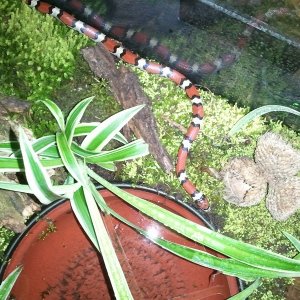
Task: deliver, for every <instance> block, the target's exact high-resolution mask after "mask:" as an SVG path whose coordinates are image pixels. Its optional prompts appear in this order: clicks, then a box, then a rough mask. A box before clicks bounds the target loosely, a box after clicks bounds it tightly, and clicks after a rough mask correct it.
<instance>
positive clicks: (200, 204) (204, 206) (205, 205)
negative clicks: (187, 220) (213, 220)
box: [195, 195, 210, 212]
mask: <svg viewBox="0 0 300 300" xmlns="http://www.w3.org/2000/svg"><path fill="white" fill-rule="evenodd" d="M195 204H196V206H197V208H199V209H201V210H203V211H205V212H208V211H209V210H210V205H209V201H208V199H207V197H206V196H205V195H203V196H202V197H201V199H199V200H197V201H196V203H195Z"/></svg>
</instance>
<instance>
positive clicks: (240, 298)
mask: <svg viewBox="0 0 300 300" xmlns="http://www.w3.org/2000/svg"><path fill="white" fill-rule="evenodd" d="M260 284H261V280H260V279H256V280H255V281H254V282H253V283H252V284H251V285H249V286H248V287H247V288H246V289H244V290H243V291H241V292H240V293H238V294H236V295H234V296H232V297H230V298H229V299H228V300H245V299H247V298H248V297H249V296H250V295H251V294H252V293H253V292H254V291H255V290H256V289H257V288H258V287H259V286H260Z"/></svg>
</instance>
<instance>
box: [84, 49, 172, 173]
mask: <svg viewBox="0 0 300 300" xmlns="http://www.w3.org/2000/svg"><path fill="white" fill-rule="evenodd" d="M81 52H82V54H83V57H84V59H85V60H86V61H87V63H88V64H89V66H90V68H91V70H92V71H93V73H94V74H95V75H96V76H98V77H100V78H104V79H106V80H107V81H108V83H109V86H110V88H111V92H112V94H113V96H114V97H115V99H116V100H117V101H118V102H119V103H120V105H121V106H122V107H123V108H124V109H126V108H129V107H132V106H135V105H140V104H145V107H144V108H143V109H142V110H141V111H140V112H139V113H138V114H137V115H136V116H135V117H134V118H133V120H132V121H131V122H130V123H129V127H130V129H131V130H132V131H133V133H134V134H135V136H136V137H138V138H143V139H144V141H145V142H146V143H147V144H149V150H150V153H151V154H152V155H153V156H154V158H155V159H156V160H157V162H158V163H159V165H160V166H161V167H162V168H163V169H164V170H165V171H166V172H171V170H172V169H173V163H172V160H171V158H170V156H169V154H168V153H167V152H166V150H165V149H164V147H163V146H162V145H161V143H160V140H159V137H158V133H157V126H156V122H155V118H154V115H153V113H152V111H151V102H150V99H149V98H148V96H147V95H146V94H145V92H144V91H143V89H142V88H141V85H140V83H139V80H138V78H137V76H136V75H135V74H134V73H133V72H131V71H130V70H129V69H128V68H126V67H124V66H121V67H120V68H118V69H117V67H116V62H115V60H114V58H113V57H112V55H111V54H110V53H109V52H108V51H107V50H106V49H105V48H104V47H103V46H102V45H97V46H95V47H88V48H85V49H83V50H82V51H81Z"/></svg>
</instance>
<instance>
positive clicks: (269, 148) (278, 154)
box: [220, 132, 300, 221]
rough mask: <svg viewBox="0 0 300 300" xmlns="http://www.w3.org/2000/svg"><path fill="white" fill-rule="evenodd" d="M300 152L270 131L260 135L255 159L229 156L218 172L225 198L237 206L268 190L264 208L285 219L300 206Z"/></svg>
mask: <svg viewBox="0 0 300 300" xmlns="http://www.w3.org/2000/svg"><path fill="white" fill-rule="evenodd" d="M299 171H300V151H298V150H296V149H294V148H293V147H292V145H290V144H289V143H287V142H286V141H284V140H283V138H282V137H281V136H280V135H278V134H276V133H272V132H267V133H265V134H264V135H262V136H261V137H260V138H259V140H258V142H257V147H256V149H255V161H253V160H252V159H250V158H246V157H237V158H233V159H231V160H230V161H229V162H228V163H227V164H226V166H225V167H224V169H223V170H222V171H221V172H220V175H221V177H222V179H223V182H224V184H225V190H224V199H225V200H226V201H228V202H230V203H234V204H236V205H238V206H251V205H256V204H258V203H259V202H260V201H261V200H262V199H263V198H264V196H265V195H266V193H267V186H268V193H267V197H266V207H267V209H268V210H269V211H270V214H271V215H272V217H273V218H274V219H275V220H277V221H285V220H287V219H288V218H289V217H290V216H292V215H293V214H294V213H295V212H296V211H297V210H298V209H300V177H299V176H297V174H298V173H299Z"/></svg>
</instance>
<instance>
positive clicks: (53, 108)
mask: <svg viewBox="0 0 300 300" xmlns="http://www.w3.org/2000/svg"><path fill="white" fill-rule="evenodd" d="M40 101H41V102H42V103H43V104H45V105H46V106H47V108H48V109H49V110H50V112H51V113H52V115H53V116H54V118H55V119H56V122H57V124H58V126H59V128H60V130H61V131H64V130H65V118H64V114H63V112H62V111H61V109H60V108H59V107H58V106H57V105H56V104H55V103H54V102H53V101H51V100H40Z"/></svg>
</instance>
